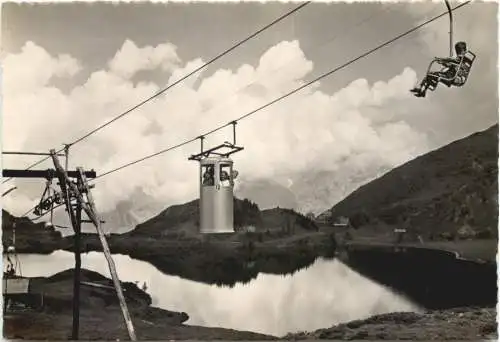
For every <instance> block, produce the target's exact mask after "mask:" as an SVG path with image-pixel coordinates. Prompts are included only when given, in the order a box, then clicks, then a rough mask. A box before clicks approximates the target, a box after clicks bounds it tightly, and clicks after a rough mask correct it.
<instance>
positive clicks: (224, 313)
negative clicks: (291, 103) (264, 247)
mask: <svg viewBox="0 0 500 342" xmlns="http://www.w3.org/2000/svg"><path fill="white" fill-rule="evenodd" d="M19 258H20V261H21V271H22V275H23V276H28V277H34V276H50V275H53V274H55V273H58V272H61V271H64V270H66V269H68V268H73V267H74V256H73V254H72V253H69V252H66V251H57V252H54V253H52V254H50V255H20V256H19ZM113 258H114V260H115V263H116V267H117V272H118V275H119V277H120V279H121V280H122V281H129V282H136V281H138V282H139V284H138V285H139V286H142V284H143V283H144V282H146V285H147V290H146V292H148V293H149V294H150V295H151V297H152V300H153V306H156V307H160V308H163V309H168V310H172V311H184V312H186V313H187V314H188V315H189V317H190V319H189V321H187V322H186V323H187V324H190V325H202V326H210V327H223V328H231V329H238V330H249V331H255V332H260V333H265V334H272V335H278V336H282V335H284V334H286V333H288V332H298V331H306V330H307V331H310V330H315V329H320V328H326V327H330V326H332V325H334V324H337V323H342V322H347V321H350V320H354V319H362V318H366V317H368V316H371V315H374V314H380V313H387V312H394V311H417V310H418V308H417V306H416V305H414V304H412V303H411V302H410V301H408V300H406V299H405V298H403V297H402V296H399V295H397V294H395V293H393V292H391V291H390V290H389V289H387V288H384V287H383V286H381V285H378V284H376V283H374V282H373V281H371V280H368V279H366V278H364V277H363V276H361V275H359V274H358V273H356V272H355V271H353V270H351V269H350V268H349V267H347V266H346V265H344V264H342V263H341V262H339V261H337V260H324V259H318V260H316V262H315V263H314V264H312V265H311V266H309V267H308V268H305V269H302V270H300V271H298V272H296V273H295V274H293V275H286V276H281V275H269V274H259V276H258V277H257V278H256V279H254V280H253V281H251V282H250V283H247V284H236V285H235V286H234V287H232V288H229V287H219V286H215V285H207V284H203V283H197V282H194V281H191V280H186V279H182V278H180V277H177V276H171V275H166V274H164V273H162V272H160V271H159V270H158V269H156V268H155V267H154V266H152V265H150V264H149V263H147V262H143V261H138V260H134V259H132V258H130V257H129V256H125V255H114V257H113ZM82 267H83V268H86V269H89V270H92V271H95V272H99V273H101V274H102V275H104V276H106V277H110V274H109V271H108V266H107V262H106V260H105V258H104V255H103V254H102V253H98V252H91V253H88V254H83V255H82Z"/></svg>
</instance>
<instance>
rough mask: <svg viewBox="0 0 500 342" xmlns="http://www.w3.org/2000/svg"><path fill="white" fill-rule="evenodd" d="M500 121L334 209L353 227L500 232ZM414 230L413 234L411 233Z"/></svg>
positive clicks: (450, 233) (433, 234)
mask: <svg viewBox="0 0 500 342" xmlns="http://www.w3.org/2000/svg"><path fill="white" fill-rule="evenodd" d="M497 177H498V124H497V125H494V126H492V127H490V128H489V129H487V130H485V131H482V132H478V133H475V134H472V135H470V136H468V137H466V138H463V139H461V140H458V141H455V142H453V143H451V144H449V145H446V146H444V147H442V148H439V149H437V150H435V151H432V152H430V153H427V154H425V155H422V156H420V157H418V158H416V159H414V160H412V161H410V162H407V163H406V164H404V165H402V166H400V167H397V168H395V169H393V170H391V171H390V172H388V173H386V174H385V175H383V176H382V177H380V178H378V179H376V180H374V181H372V182H370V183H368V184H366V185H364V186H362V187H360V188H359V189H357V190H356V191H354V192H353V193H352V194H351V195H349V196H348V197H346V198H345V199H344V200H342V201H341V202H339V203H338V204H337V205H335V206H334V207H333V208H332V209H331V216H332V218H333V219H335V218H337V217H340V216H345V217H348V218H349V219H350V221H351V224H352V226H353V227H354V228H356V229H359V228H361V229H360V230H366V231H369V230H375V231H378V233H381V232H386V233H389V232H392V231H393V229H394V228H396V227H397V228H405V229H407V231H408V232H409V233H410V234H409V235H410V236H411V235H413V236H416V235H420V236H422V237H424V238H426V239H430V240H435V239H441V238H446V239H451V238H454V237H457V235H460V236H469V237H472V236H474V237H492V236H497V235H498V233H497V225H498V223H497V222H498V179H497ZM412 233H413V234H412Z"/></svg>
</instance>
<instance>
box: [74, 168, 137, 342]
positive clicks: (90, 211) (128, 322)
mask: <svg viewBox="0 0 500 342" xmlns="http://www.w3.org/2000/svg"><path fill="white" fill-rule="evenodd" d="M77 170H79V171H80V179H81V181H82V183H83V186H84V188H86V189H87V191H86V195H87V201H88V205H87V206H84V207H83V208H84V210H85V212H86V213H87V215H88V217H89V218H90V219H91V220H92V221H93V223H94V226H95V227H96V230H97V233H98V234H99V240H101V244H102V250H103V252H104V256H105V257H106V261H107V262H108V267H109V273H110V274H111V278H112V280H113V285H114V286H115V290H116V294H117V296H118V300H119V302H120V307H121V309H122V313H123V319H124V321H125V326H126V327H127V331H128V334H129V337H130V340H132V341H136V340H137V337H136V335H135V329H134V325H133V323H132V318H131V317H130V313H129V311H128V308H127V302H126V301H125V296H124V295H123V291H122V287H121V283H120V279H119V278H118V273H117V272H116V267H115V263H114V261H113V257H112V256H111V251H110V249H109V245H108V242H107V240H106V236H105V235H104V231H103V230H102V226H101V221H100V220H99V218H98V217H97V210H96V208H95V204H94V199H93V197H92V193H91V192H90V190H89V189H88V183H87V178H86V177H85V173H84V172H83V170H82V169H81V168H77ZM80 195H81V194H80Z"/></svg>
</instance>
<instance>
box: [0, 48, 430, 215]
mask: <svg viewBox="0 0 500 342" xmlns="http://www.w3.org/2000/svg"><path fill="white" fill-rule="evenodd" d="M175 51H176V48H175V46H173V45H172V44H170V43H165V44H160V45H157V46H155V47H151V46H149V47H138V46H136V45H135V44H134V43H133V42H131V41H127V42H125V44H124V45H123V46H122V48H121V49H120V50H119V51H118V52H117V53H116V55H115V56H114V57H113V58H112V59H111V61H110V63H109V65H108V69H103V70H97V71H94V72H92V73H91V74H90V75H89V77H88V79H87V80H86V81H85V82H84V83H83V84H81V85H78V86H76V87H74V88H73V89H70V90H69V91H66V92H63V91H61V90H60V89H58V88H56V87H54V86H53V85H52V84H51V80H52V79H54V78H55V77H71V76H72V75H75V73H76V72H77V71H78V70H79V65H80V63H79V62H78V61H76V60H75V59H73V58H72V57H70V56H51V55H50V54H49V53H48V52H47V51H45V50H44V49H43V48H42V47H39V46H37V45H35V44H34V43H28V44H26V46H25V47H24V48H23V49H22V51H21V52H20V53H19V54H14V55H9V56H8V57H7V58H6V60H5V62H4V68H5V70H6V77H5V80H4V94H5V101H4V104H3V105H4V113H6V115H5V119H4V132H5V134H4V140H3V142H4V146H5V147H9V149H14V148H15V149H18V150H47V149H50V148H53V147H58V146H61V143H63V142H69V141H72V140H74V139H75V138H77V137H79V136H81V135H83V134H85V133H86V132H88V131H90V130H91V129H93V128H95V127H97V126H98V125H100V124H103V123H105V122H107V121H108V120H110V119H112V118H113V117H114V116H115V115H117V114H119V113H121V112H123V111H124V110H126V109H129V108H130V107H132V106H133V105H135V104H136V103H138V102H140V101H142V100H143V99H144V98H147V97H149V96H151V95H152V94H153V93H155V92H157V91H158V90H159V89H160V85H158V84H154V83H152V82H148V81H144V80H142V81H133V80H132V76H134V75H135V74H136V73H137V72H138V71H140V70H156V69H159V68H160V69H163V70H165V71H167V72H169V73H170V79H169V82H170V83H172V82H175V80H177V79H179V77H182V75H184V74H186V73H188V72H190V71H191V70H194V69H196V68H197V67H199V66H200V65H202V63H204V61H203V60H201V59H194V60H191V61H187V62H183V61H182V60H180V58H179V57H178V56H177V54H176V52H175ZM283 59H285V60H287V61H288V62H286V63H284V64H282V63H281V62H280V61H281V60H283ZM42 65H43V66H44V67H41V66H42ZM313 67H314V65H313V63H312V61H310V60H308V58H307V57H306V55H305V54H304V52H303V51H302V50H301V48H300V44H299V42H297V41H284V42H281V43H279V44H277V45H276V46H274V47H271V48H270V49H269V50H268V51H266V52H265V53H264V54H263V55H262V56H261V58H260V60H259V62H258V64H257V65H255V66H252V65H248V64H243V65H241V66H240V67H239V68H236V69H234V70H229V69H220V70H216V71H215V72H213V73H212V74H210V75H206V74H201V75H198V76H197V78H194V80H191V81H190V82H182V83H181V84H179V85H178V86H176V87H173V88H172V89H170V90H169V91H168V92H167V94H166V95H164V96H160V97H158V98H157V99H155V100H154V101H151V102H150V103H148V104H146V105H145V106H143V107H141V108H139V109H137V110H136V111H134V112H133V113H131V114H130V115H128V116H126V117H124V118H123V119H121V120H118V121H116V122H115V123H113V124H112V125H110V126H109V127H107V128H105V129H103V130H102V131H100V132H98V133H97V134H95V135H93V136H91V137H89V138H88V139H86V140H84V141H82V142H81V143H79V144H77V145H75V146H74V147H73V148H72V150H71V165H72V166H77V165H83V166H85V167H87V168H95V169H96V170H97V172H98V174H99V173H103V172H105V171H108V170H110V169H113V168H115V167H117V166H120V165H122V164H125V163H127V162H129V161H132V160H134V159H138V158H141V157H143V156H144V155H148V154H151V153H154V152H156V151H159V150H162V149H164V148H166V147H169V146H172V145H176V144H178V143H179V142H181V141H183V140H185V139H189V138H192V137H195V136H197V135H199V134H201V133H203V132H206V131H208V130H211V129H212V128H214V127H216V126H219V125H221V124H224V123H228V122H230V121H231V120H233V119H234V118H235V117H238V116H241V115H242V114H245V113H247V112H249V111H251V110H253V109H255V108H257V107H259V106H262V105H264V104H266V103H267V102H268V101H271V100H273V99H275V98H276V97H277V96H280V95H283V94H286V93H287V92H289V91H290V90H292V89H294V88H296V87H298V86H300V85H302V84H304V83H305V82H307V81H308V80H309V79H311V78H312V77H313V75H312V73H313V69H314V68H313ZM26 68H27V69H29V70H28V71H27V70H26ZM269 75H272V77H271V76H269ZM21 80H23V82H21ZM24 80H26V83H25V82H24ZM415 82H416V74H415V72H414V71H413V70H411V69H409V68H407V69H404V70H402V71H401V72H400V74H398V75H394V77H392V78H391V79H388V80H381V81H379V82H376V83H374V84H369V83H368V82H367V81H366V80H364V79H358V80H355V81H353V82H352V83H350V84H349V85H347V86H346V87H345V88H344V89H342V90H340V91H338V92H336V93H328V92H325V91H324V90H321V87H320V85H318V84H317V85H315V87H311V88H307V89H304V90H303V91H300V92H298V93H296V94H295V95H294V96H291V97H288V98H287V99H285V100H283V101H282V102H279V103H277V104H275V105H273V106H271V107H269V108H267V109H265V110H264V111H262V112H258V113H256V114H255V115H253V116H251V117H248V118H246V119H245V120H242V121H241V122H240V123H239V124H238V136H237V139H238V141H237V142H238V144H241V145H243V146H245V150H244V152H240V153H239V154H237V155H235V158H234V159H235V162H236V168H237V169H238V170H239V171H240V174H241V175H242V179H246V180H252V179H259V178H275V177H284V179H286V180H289V178H290V177H289V175H290V174H293V173H297V172H307V171H310V170H311V169H314V170H317V171H318V170H326V171H328V170H335V169H336V167H338V163H339V162H341V161H342V162H345V160H346V159H347V160H350V161H352V163H353V164H352V165H356V167H358V166H359V167H361V166H363V167H369V165H372V164H376V165H387V166H388V167H393V166H395V165H397V164H399V163H402V162H404V161H406V160H408V159H409V158H411V157H413V156H415V155H416V154H418V153H421V152H422V151H425V150H426V148H427V142H426V136H425V135H424V134H422V133H420V132H418V131H415V130H414V129H412V127H411V126H410V125H409V124H408V123H407V122H406V121H405V115H407V106H406V105H402V103H404V102H405V101H407V99H408V98H409V97H410V96H411V95H410V94H409V92H408V89H409V88H410V87H411V86H413V84H414V83H415ZM14 132H16V133H14ZM231 134H232V130H231V128H230V127H227V128H226V129H225V130H222V131H220V132H217V133H215V134H213V135H210V136H208V137H207V140H206V146H209V145H211V144H218V143H222V142H223V141H228V140H231V139H232V136H231ZM198 149H199V144H198V143H196V144H194V143H193V144H190V145H187V146H184V147H182V148H180V149H177V150H174V151H172V152H168V153H166V154H164V155H162V156H158V157H156V158H154V159H150V160H148V161H145V162H143V163H141V164H138V165H135V166H132V167H129V168H126V169H123V170H121V171H119V172H116V173H114V174H111V175H109V176H106V177H103V178H102V179H100V180H98V181H97V186H96V188H95V190H94V193H95V197H96V200H97V203H98V206H99V207H100V209H101V210H103V211H111V210H113V209H114V208H115V206H116V205H117V203H118V202H119V201H123V200H127V199H129V198H130V197H131V196H133V194H134V193H137V191H138V189H140V190H141V191H142V193H144V194H146V195H147V196H149V197H150V198H153V199H154V200H155V201H156V202H158V203H161V205H162V206H163V207H166V206H169V205H172V204H176V203H181V202H183V201H189V200H192V199H193V198H195V197H196V196H197V190H198V183H197V177H198V170H197V165H196V164H195V163H194V162H190V161H188V160H187V157H188V156H189V155H190V154H192V153H195V152H197V151H198ZM23 165H24V164H23ZM367 165H368V166H367ZM17 182H19V181H17ZM19 184H21V183H19ZM39 191H40V189H39V188H37V189H36V191H35V190H34V188H33V187H32V186H27V187H24V186H20V190H19V191H17V192H16V194H15V195H14V194H13V195H12V196H11V199H10V202H8V203H6V204H7V205H6V206H7V207H8V209H10V210H12V211H14V212H15V213H18V214H20V213H22V211H23V210H25V208H26V201H28V200H29V198H36V196H38V195H39ZM23 196H24V197H23ZM17 203H19V206H18V205H16V204H17ZM11 206H12V207H11ZM21 206H22V207H21Z"/></svg>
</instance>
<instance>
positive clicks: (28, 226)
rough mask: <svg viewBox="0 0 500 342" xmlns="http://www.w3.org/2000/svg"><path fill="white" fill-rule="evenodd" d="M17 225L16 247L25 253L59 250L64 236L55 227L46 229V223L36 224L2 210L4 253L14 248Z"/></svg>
mask: <svg viewBox="0 0 500 342" xmlns="http://www.w3.org/2000/svg"><path fill="white" fill-rule="evenodd" d="M14 224H15V233H16V234H15V240H16V241H15V247H16V249H17V250H22V251H24V252H25V253H29V252H33V253H51V252H52V251H53V250H54V249H57V248H58V246H59V243H60V242H61V241H62V235H61V233H60V232H58V231H56V230H55V229H54V227H52V226H48V227H46V226H45V224H44V223H34V222H32V221H31V220H30V219H28V218H26V217H15V216H13V215H11V214H10V213H9V212H7V211H5V210H2V245H3V248H4V251H6V250H7V248H8V247H9V246H12V244H13V239H14V234H13V232H14Z"/></svg>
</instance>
